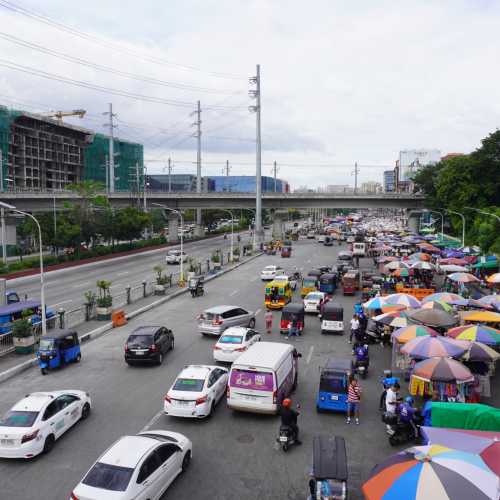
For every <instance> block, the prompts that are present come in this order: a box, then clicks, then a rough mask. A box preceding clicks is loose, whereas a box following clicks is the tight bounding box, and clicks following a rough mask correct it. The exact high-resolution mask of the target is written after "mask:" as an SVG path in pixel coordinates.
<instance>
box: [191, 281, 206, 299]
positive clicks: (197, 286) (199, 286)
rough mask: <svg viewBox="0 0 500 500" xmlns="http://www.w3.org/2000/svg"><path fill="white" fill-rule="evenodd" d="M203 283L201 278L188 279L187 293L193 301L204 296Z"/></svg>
mask: <svg viewBox="0 0 500 500" xmlns="http://www.w3.org/2000/svg"><path fill="white" fill-rule="evenodd" d="M203 281H204V280H203V276H195V277H193V278H190V279H189V291H190V292H191V297H193V299H194V298H195V297H200V296H201V295H203V294H204V292H205V291H204V288H203Z"/></svg>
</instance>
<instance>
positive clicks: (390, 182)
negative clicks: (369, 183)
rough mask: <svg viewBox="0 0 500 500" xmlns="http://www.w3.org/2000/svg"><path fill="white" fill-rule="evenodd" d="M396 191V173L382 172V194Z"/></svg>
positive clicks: (392, 171) (391, 171) (390, 171)
mask: <svg viewBox="0 0 500 500" xmlns="http://www.w3.org/2000/svg"><path fill="white" fill-rule="evenodd" d="M394 191H396V173H395V172H394V170H385V171H384V192H385V193H393V192H394Z"/></svg>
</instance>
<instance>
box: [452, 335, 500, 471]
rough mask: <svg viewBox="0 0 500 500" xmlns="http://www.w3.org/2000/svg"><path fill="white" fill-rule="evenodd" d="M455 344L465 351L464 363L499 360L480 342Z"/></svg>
mask: <svg viewBox="0 0 500 500" xmlns="http://www.w3.org/2000/svg"><path fill="white" fill-rule="evenodd" d="M455 342H462V343H463V344H464V346H465V347H466V349H467V350H466V351H465V353H464V355H463V356H462V359H463V360H464V361H482V362H484V363H491V362H492V361H497V360H498V359H500V353H498V352H497V351H495V350H494V349H492V348H491V347H489V346H487V345H486V344H483V343H482V342H468V341H467V340H455ZM499 465H500V464H499Z"/></svg>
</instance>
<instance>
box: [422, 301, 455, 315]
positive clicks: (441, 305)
mask: <svg viewBox="0 0 500 500" xmlns="http://www.w3.org/2000/svg"><path fill="white" fill-rule="evenodd" d="M422 309H439V310H441V311H445V312H447V313H452V312H453V307H451V306H450V304H447V303H446V302H443V301H442V300H429V301H428V302H425V303H424V304H422Z"/></svg>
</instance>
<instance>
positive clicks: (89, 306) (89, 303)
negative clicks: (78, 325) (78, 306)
mask: <svg viewBox="0 0 500 500" xmlns="http://www.w3.org/2000/svg"><path fill="white" fill-rule="evenodd" d="M83 296H84V297H85V303H84V306H85V321H90V318H91V317H92V310H93V309H94V307H95V302H96V294H95V293H94V292H93V291H92V290H89V291H87V292H85V293H84V294H83Z"/></svg>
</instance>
